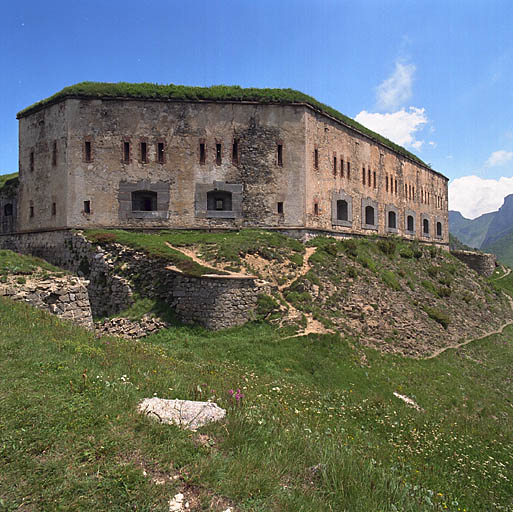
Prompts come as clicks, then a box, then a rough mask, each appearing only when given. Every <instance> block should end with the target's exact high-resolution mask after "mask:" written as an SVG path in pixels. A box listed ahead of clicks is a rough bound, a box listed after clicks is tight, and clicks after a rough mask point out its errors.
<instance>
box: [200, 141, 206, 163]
mask: <svg viewBox="0 0 513 512" xmlns="http://www.w3.org/2000/svg"><path fill="white" fill-rule="evenodd" d="M199 152H200V157H199V158H200V165H205V161H206V151H205V143H204V142H200V145H199Z"/></svg>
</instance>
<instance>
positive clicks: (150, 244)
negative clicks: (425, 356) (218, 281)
mask: <svg viewBox="0 0 513 512" xmlns="http://www.w3.org/2000/svg"><path fill="white" fill-rule="evenodd" d="M84 234H85V236H86V238H87V239H88V240H90V241H91V242H93V243H98V244H100V245H101V244H109V243H120V244H123V245H126V246H128V247H131V248H133V249H136V250H139V251H142V252H144V253H145V254H147V255H149V256H154V257H156V258H161V259H163V260H165V261H167V262H169V263H171V264H173V265H175V266H176V267H177V268H178V269H179V270H181V271H182V272H183V273H184V274H187V275H190V276H202V275H204V274H226V272H223V271H221V270H217V269H214V268H210V267H205V266H203V265H200V264H198V263H196V262H195V261H193V260H192V259H191V258H189V257H188V256H186V255H185V254H183V253H182V252H180V251H177V250H175V249H172V248H171V247H168V246H167V245H166V243H167V242H171V241H172V239H171V238H170V237H169V236H167V235H166V234H165V233H162V234H153V233H140V232H135V231H123V230H119V229H111V230H108V229H91V230H87V231H85V233H84Z"/></svg>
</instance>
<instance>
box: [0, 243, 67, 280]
mask: <svg viewBox="0 0 513 512" xmlns="http://www.w3.org/2000/svg"><path fill="white" fill-rule="evenodd" d="M36 270H42V271H47V272H58V273H62V272H64V271H63V270H62V269H60V268H58V267H55V266H54V265H51V264H50V263H48V262H46V261H45V260H42V259H41V258H36V257H35V256H26V255H24V254H18V253H16V252H13V251H9V250H5V249H0V275H6V274H32V273H33V272H35V271H36Z"/></svg>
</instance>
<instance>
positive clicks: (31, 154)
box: [30, 151, 34, 172]
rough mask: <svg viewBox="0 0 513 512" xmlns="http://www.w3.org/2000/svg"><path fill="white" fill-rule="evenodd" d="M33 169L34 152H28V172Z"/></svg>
mask: <svg viewBox="0 0 513 512" xmlns="http://www.w3.org/2000/svg"><path fill="white" fill-rule="evenodd" d="M33 171H34V152H33V151H31V152H30V172H33Z"/></svg>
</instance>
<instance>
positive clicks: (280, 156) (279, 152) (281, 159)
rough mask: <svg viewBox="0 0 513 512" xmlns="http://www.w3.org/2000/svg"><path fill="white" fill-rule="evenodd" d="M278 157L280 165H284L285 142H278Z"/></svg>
mask: <svg viewBox="0 0 513 512" xmlns="http://www.w3.org/2000/svg"><path fill="white" fill-rule="evenodd" d="M276 151H277V157H278V165H279V166H280V167H281V166H282V165H283V144H278V145H277V146H276Z"/></svg>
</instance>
